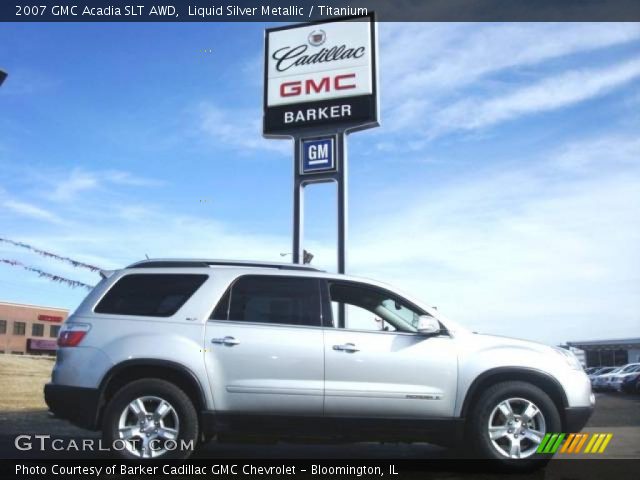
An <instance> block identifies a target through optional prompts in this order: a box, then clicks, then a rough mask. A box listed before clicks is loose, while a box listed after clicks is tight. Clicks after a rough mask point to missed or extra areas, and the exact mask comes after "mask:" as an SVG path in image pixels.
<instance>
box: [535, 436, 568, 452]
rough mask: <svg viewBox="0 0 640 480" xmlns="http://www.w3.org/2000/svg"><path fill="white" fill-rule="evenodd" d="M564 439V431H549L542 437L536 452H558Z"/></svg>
mask: <svg viewBox="0 0 640 480" xmlns="http://www.w3.org/2000/svg"><path fill="white" fill-rule="evenodd" d="M563 439H564V433H547V434H546V435H545V436H544V438H543V439H542V442H541V443H540V445H539V446H538V449H537V450H536V452H538V453H556V451H557V450H558V448H559V447H560V444H561V443H562V440H563Z"/></svg>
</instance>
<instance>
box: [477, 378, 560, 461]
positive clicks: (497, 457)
mask: <svg viewBox="0 0 640 480" xmlns="http://www.w3.org/2000/svg"><path fill="white" fill-rule="evenodd" d="M507 399H524V400H528V401H529V402H532V403H533V404H535V406H537V407H538V409H539V411H540V413H541V414H542V417H543V420H544V423H545V432H547V433H551V432H561V431H562V421H561V419H560V414H559V413H558V409H557V408H556V406H555V404H554V403H553V400H551V398H550V397H549V395H547V394H546V393H545V392H544V391H543V390H541V389H540V388H538V387H536V386H535V385H532V384H530V383H527V382H520V381H509V382H502V383H497V384H495V385H492V386H491V387H489V388H487V390H486V391H484V392H483V393H482V394H481V395H480V398H479V399H478V400H477V401H476V402H475V404H474V405H473V406H472V408H471V411H470V413H469V417H468V421H467V429H466V441H465V445H466V447H467V448H471V450H472V453H473V455H474V456H475V457H480V458H483V459H489V460H491V462H490V463H491V464H492V466H493V467H498V468H507V469H509V470H531V469H535V468H539V467H542V466H544V465H546V463H547V462H548V461H549V460H550V459H551V455H550V454H538V453H533V454H532V455H531V456H528V457H526V458H517V459H512V458H509V457H508V456H506V455H505V454H503V453H501V452H500V451H499V450H498V447H496V446H494V444H493V442H492V440H491V438H490V436H489V420H490V417H491V414H492V412H493V411H494V409H495V408H496V407H497V406H498V405H499V404H500V403H501V402H503V401H505V400H507ZM538 421H539V419H538ZM522 439H523V438H522V437H521V440H522ZM499 441H500V440H496V442H499ZM526 445H527V446H529V447H530V448H533V444H532V443H531V442H530V441H529V440H527V441H526Z"/></svg>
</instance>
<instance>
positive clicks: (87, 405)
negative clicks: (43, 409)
mask: <svg viewBox="0 0 640 480" xmlns="http://www.w3.org/2000/svg"><path fill="white" fill-rule="evenodd" d="M44 401H45V402H46V403H47V406H48V407H49V410H50V411H51V413H53V414H54V415H55V416H56V417H58V418H63V419H65V420H69V421H70V422H71V423H73V424H74V425H77V426H78V427H82V428H86V429H88V430H97V428H98V426H97V423H98V422H97V419H98V407H99V403H100V392H99V391H98V389H95V388H85V387H72V386H68V385H56V384H54V383H47V384H46V385H45V386H44Z"/></svg>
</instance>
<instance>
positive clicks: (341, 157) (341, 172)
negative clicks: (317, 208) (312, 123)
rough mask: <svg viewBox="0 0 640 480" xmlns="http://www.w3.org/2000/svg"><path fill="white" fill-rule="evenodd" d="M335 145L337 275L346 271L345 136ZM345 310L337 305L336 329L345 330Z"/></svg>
mask: <svg viewBox="0 0 640 480" xmlns="http://www.w3.org/2000/svg"><path fill="white" fill-rule="evenodd" d="M337 143H338V145H336V156H337V157H338V158H336V165H337V166H338V178H337V182H338V273H346V270H347V213H348V208H347V135H346V133H345V132H340V133H339V134H338V138H337ZM346 324H347V309H346V305H345V304H344V303H338V327H339V328H345V327H346Z"/></svg>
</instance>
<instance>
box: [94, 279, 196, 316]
mask: <svg viewBox="0 0 640 480" xmlns="http://www.w3.org/2000/svg"><path fill="white" fill-rule="evenodd" d="M207 278H208V276H207V275H198V274H164V273H154V274H148V273H135V274H131V275H126V276H124V277H122V278H121V279H120V280H118V281H117V282H116V284H115V285H113V286H112V287H111V289H110V290H109V291H108V292H107V294H106V295H105V296H104V298H103V299H102V300H101V301H100V303H98V306H97V307H96V308H95V312H96V313H108V314H113V315H140V316H145V317H170V316H172V315H174V314H175V313H176V312H177V311H178V310H179V309H180V307H182V305H184V304H185V303H186V301H187V300H189V298H191V296H192V295H193V294H194V293H195V292H196V290H198V288H200V286H201V285H202V284H203V283H204V282H205V280H206V279H207Z"/></svg>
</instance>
